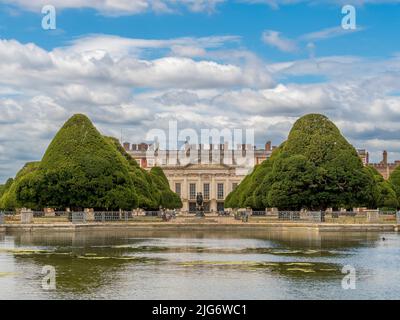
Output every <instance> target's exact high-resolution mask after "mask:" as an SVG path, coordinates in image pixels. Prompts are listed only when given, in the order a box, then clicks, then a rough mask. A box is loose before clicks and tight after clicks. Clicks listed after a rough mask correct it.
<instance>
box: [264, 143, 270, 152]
mask: <svg viewBox="0 0 400 320" xmlns="http://www.w3.org/2000/svg"><path fill="white" fill-rule="evenodd" d="M265 151H271V141H267V143H266V144H265Z"/></svg>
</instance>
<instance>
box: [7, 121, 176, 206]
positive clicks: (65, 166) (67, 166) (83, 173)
mask: <svg viewBox="0 0 400 320" xmlns="http://www.w3.org/2000/svg"><path fill="white" fill-rule="evenodd" d="M29 168H30V167H28V169H29ZM21 171H22V172H21V173H20V174H19V175H18V176H17V177H16V179H15V180H14V182H13V183H12V186H11V187H10V188H9V192H6V193H5V194H4V195H3V197H2V199H1V200H0V206H2V202H3V203H4V202H6V203H5V204H3V206H4V207H5V206H6V205H7V206H8V207H10V205H9V204H8V203H10V200H7V199H11V200H14V199H15V202H16V203H14V204H13V206H14V207H15V206H24V207H30V208H43V207H55V208H66V207H69V208H72V209H82V208H95V209H109V210H111V209H112V210H115V209H126V210H129V209H132V208H135V207H142V208H147V209H155V208H158V206H159V205H162V201H161V200H162V197H161V195H160V194H161V193H163V195H165V196H168V197H173V196H174V194H173V192H172V191H171V190H170V189H169V186H168V185H166V184H165V183H164V181H162V183H160V180H157V181H153V180H154V178H153V176H152V175H151V174H150V173H148V172H146V171H145V170H143V169H141V168H139V166H138V165H137V163H136V161H135V160H133V159H132V158H131V157H130V156H129V155H128V154H127V153H126V152H125V151H124V150H123V148H122V147H121V146H120V144H119V142H118V141H117V140H116V139H113V138H108V137H104V136H102V135H101V134H100V133H99V132H98V131H97V129H96V128H95V127H94V126H93V124H92V123H91V121H90V120H89V119H88V118H87V117H86V116H85V115H81V114H77V115H74V116H73V117H72V118H70V119H69V120H68V121H67V122H66V123H65V124H64V126H63V127H62V128H61V130H60V131H59V132H58V133H57V134H56V136H55V137H54V139H53V141H52V142H51V143H50V145H49V147H48V149H47V151H46V153H45V154H44V156H43V159H42V161H41V162H39V163H35V165H34V167H33V168H32V169H29V170H27V169H25V170H21ZM5 196H6V197H7V198H6V199H5V200H4V199H3V198H5ZM6 200H7V201H6ZM174 205H176V206H177V207H179V206H180V205H181V204H180V201H179V202H175V203H174Z"/></svg>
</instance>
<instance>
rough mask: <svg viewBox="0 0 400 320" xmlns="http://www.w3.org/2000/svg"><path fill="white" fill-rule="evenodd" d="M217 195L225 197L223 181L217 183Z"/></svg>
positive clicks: (221, 197) (220, 197) (219, 197)
mask: <svg viewBox="0 0 400 320" xmlns="http://www.w3.org/2000/svg"><path fill="white" fill-rule="evenodd" d="M217 197H218V199H223V198H224V184H223V183H218V184H217Z"/></svg>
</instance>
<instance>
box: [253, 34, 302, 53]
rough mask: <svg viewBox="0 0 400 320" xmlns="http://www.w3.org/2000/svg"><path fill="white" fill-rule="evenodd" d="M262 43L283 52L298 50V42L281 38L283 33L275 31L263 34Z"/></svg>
mask: <svg viewBox="0 0 400 320" xmlns="http://www.w3.org/2000/svg"><path fill="white" fill-rule="evenodd" d="M261 39H262V41H263V42H264V43H266V44H268V45H270V46H273V47H276V48H278V49H279V50H281V51H285V52H295V51H297V50H298V48H297V45H296V42H295V41H294V40H290V39H287V38H284V37H282V36H281V33H280V32H278V31H274V30H266V31H264V32H263V34H262V37H261Z"/></svg>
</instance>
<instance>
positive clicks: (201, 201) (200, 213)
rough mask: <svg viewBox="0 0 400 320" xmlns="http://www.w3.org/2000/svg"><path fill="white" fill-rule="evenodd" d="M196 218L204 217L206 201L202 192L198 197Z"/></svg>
mask: <svg viewBox="0 0 400 320" xmlns="http://www.w3.org/2000/svg"><path fill="white" fill-rule="evenodd" d="M196 216H197V217H204V216H205V215H204V199H203V195H202V193H201V192H199V193H197V196H196Z"/></svg>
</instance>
